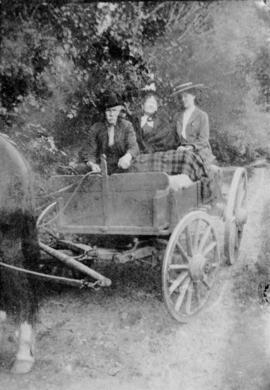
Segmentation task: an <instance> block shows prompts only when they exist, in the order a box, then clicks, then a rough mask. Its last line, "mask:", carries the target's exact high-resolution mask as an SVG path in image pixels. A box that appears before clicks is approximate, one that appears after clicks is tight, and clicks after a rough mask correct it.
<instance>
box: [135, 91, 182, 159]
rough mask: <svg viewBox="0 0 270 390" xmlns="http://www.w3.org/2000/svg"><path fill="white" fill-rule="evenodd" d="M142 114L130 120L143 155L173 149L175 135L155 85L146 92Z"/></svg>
mask: <svg viewBox="0 0 270 390" xmlns="http://www.w3.org/2000/svg"><path fill="white" fill-rule="evenodd" d="M143 92H144V97H143V103H142V110H141V113H140V114H139V115H138V116H136V117H132V116H131V115H130V116H129V120H130V121H131V122H132V123H133V125H134V128H135V131H136V135H137V142H138V145H139V148H140V152H141V153H155V152H161V151H166V150H170V149H173V148H174V146H175V135H174V133H173V131H172V124H171V123H170V120H169V116H168V114H167V112H166V111H165V110H164V109H163V108H162V107H161V105H160V99H159V97H158V95H157V93H156V88H155V85H154V84H151V86H150V87H149V88H148V89H147V87H146V88H145V90H143Z"/></svg>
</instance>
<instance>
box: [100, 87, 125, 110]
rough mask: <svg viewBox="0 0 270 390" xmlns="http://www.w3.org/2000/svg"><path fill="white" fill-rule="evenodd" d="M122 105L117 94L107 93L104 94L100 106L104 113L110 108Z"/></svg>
mask: <svg viewBox="0 0 270 390" xmlns="http://www.w3.org/2000/svg"><path fill="white" fill-rule="evenodd" d="M122 104H123V101H122V99H121V98H120V96H119V95H118V94H117V93H115V92H111V91H105V92H104V93H103V94H102V97H101V105H100V106H101V108H102V109H103V110H104V111H105V110H107V109H108V108H111V107H115V106H120V105H122Z"/></svg>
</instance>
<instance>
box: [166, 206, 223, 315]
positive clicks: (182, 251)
mask: <svg viewBox="0 0 270 390" xmlns="http://www.w3.org/2000/svg"><path fill="white" fill-rule="evenodd" d="M219 266H220V254H219V245H218V240H217V235H216V232H215V229H214V227H213V224H212V222H211V219H210V217H209V216H208V215H207V214H206V213H204V212H200V211H197V212H192V213H190V214H188V215H187V216H186V217H184V218H183V219H182V220H181V221H180V222H179V224H178V225H177V226H176V228H175V230H174V232H173V234H172V235H171V238H170V240H169V243H168V246H167V249H166V252H165V256H164V262H163V272H162V276H163V281H162V282H163V283H162V284H163V296H164V301H165V304H166V306H167V309H168V311H169V312H170V314H171V315H172V316H173V318H175V319H176V320H177V321H179V322H187V321H188V320H189V318H191V317H193V316H194V315H195V314H196V313H198V312H199V311H200V310H201V309H202V307H203V306H204V305H205V304H206V302H207V301H208V299H209V297H210V293H211V290H212V287H213V285H214V283H215V280H216V275H217V271H218V268H219Z"/></svg>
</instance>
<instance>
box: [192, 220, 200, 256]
mask: <svg viewBox="0 0 270 390" xmlns="http://www.w3.org/2000/svg"><path fill="white" fill-rule="evenodd" d="M200 223H201V220H200V219H198V221H197V225H196V230H195V235H194V244H193V248H194V251H196V250H197V249H198V241H199V236H200Z"/></svg>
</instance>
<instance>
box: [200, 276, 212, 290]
mask: <svg viewBox="0 0 270 390" xmlns="http://www.w3.org/2000/svg"><path fill="white" fill-rule="evenodd" d="M202 283H203V285H204V286H205V287H206V288H207V290H210V289H211V286H210V284H209V283H208V281H207V280H206V277H205V276H204V278H203V279H202Z"/></svg>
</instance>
